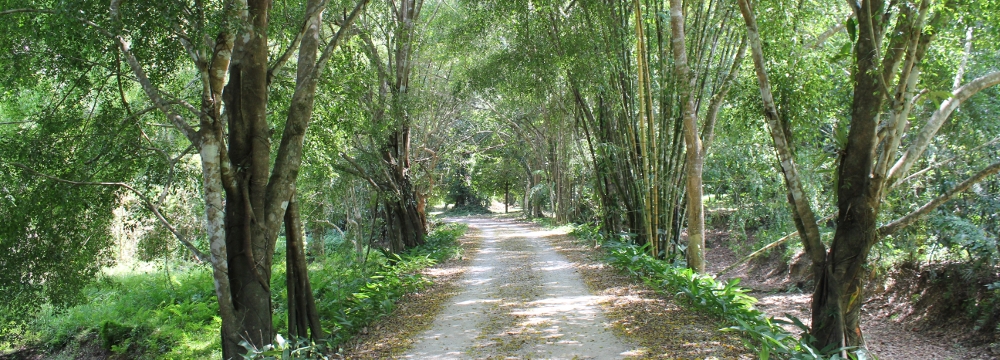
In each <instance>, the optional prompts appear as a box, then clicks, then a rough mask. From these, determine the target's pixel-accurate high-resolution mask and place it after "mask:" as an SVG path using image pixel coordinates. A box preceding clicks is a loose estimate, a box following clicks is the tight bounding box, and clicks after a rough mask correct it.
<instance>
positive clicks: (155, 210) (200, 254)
mask: <svg viewBox="0 0 1000 360" xmlns="http://www.w3.org/2000/svg"><path fill="white" fill-rule="evenodd" d="M12 165H14V166H16V167H19V168H21V169H22V170H24V171H27V172H28V173H30V174H32V175H35V176H40V177H44V178H46V179H50V180H54V181H58V182H61V183H66V184H70V185H76V186H85V185H86V186H111V187H120V188H124V189H126V190H128V191H131V192H132V193H133V194H135V195H136V196H137V197H139V199H140V200H142V202H143V204H144V205H146V208H147V209H149V211H152V212H153V214H154V215H156V218H157V219H158V220H159V221H160V223H161V224H163V226H165V227H166V228H167V230H170V233H172V234H174V237H176V238H177V240H178V241H180V242H181V244H183V245H184V247H186V248H187V249H188V250H189V251H191V254H193V255H194V257H195V258H197V259H198V261H200V262H203V263H208V264H211V263H212V262H211V261H210V260H209V258H208V256H207V255H205V253H203V252H201V250H198V248H197V247H195V246H194V244H192V243H191V242H190V241H188V240H187V238H185V237H184V235H181V233H180V232H178V231H177V228H175V227H174V226H173V224H171V223H170V221H169V220H167V218H166V217H164V216H163V214H162V213H160V210H159V208H158V207H157V206H156V204H154V203H153V202H152V200H150V199H149V197H147V196H146V195H144V194H143V193H141V192H139V190H136V189H135V188H134V187H132V186H131V185H129V184H126V183H123V182H93V181H72V180H66V179H61V178H58V177H55V176H52V175H48V174H44V173H41V172H38V171H36V170H35V169H32V168H30V167H27V166H25V165H24V164H20V163H13V164H12Z"/></svg>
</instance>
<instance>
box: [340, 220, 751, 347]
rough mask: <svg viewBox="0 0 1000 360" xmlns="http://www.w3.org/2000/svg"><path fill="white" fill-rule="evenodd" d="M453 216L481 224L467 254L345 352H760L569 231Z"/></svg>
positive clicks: (435, 271)
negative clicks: (615, 264)
mask: <svg viewBox="0 0 1000 360" xmlns="http://www.w3.org/2000/svg"><path fill="white" fill-rule="evenodd" d="M448 221H460V222H464V223H466V224H468V225H469V227H470V229H471V230H473V231H472V232H471V233H472V234H474V235H472V236H474V237H476V238H477V239H475V240H472V241H468V239H467V241H466V242H465V243H466V244H469V245H470V248H469V250H470V251H468V252H467V257H468V258H467V259H465V260H464V261H460V262H456V263H445V264H441V265H440V266H439V267H436V268H433V269H430V270H428V271H427V274H428V275H430V276H432V277H435V278H436V281H435V283H436V285H435V286H434V287H432V288H431V289H429V290H428V291H426V292H424V293H423V294H419V295H416V296H411V297H408V298H406V299H404V300H403V301H402V302H401V305H400V307H399V308H398V309H397V311H395V312H393V313H392V314H390V315H389V316H387V317H385V318H383V319H381V320H379V321H378V322H377V323H376V324H373V325H371V326H370V328H371V329H373V331H369V332H367V333H366V334H363V335H362V336H360V337H359V338H358V339H357V340H356V341H355V342H354V343H351V344H347V346H345V348H344V351H343V353H342V355H343V356H344V357H346V358H386V357H391V358H413V359H460V358H477V359H478V358H487V359H505V358H518V359H528V358H545V359H614V358H670V359H677V358H682V359H692V358H701V359H705V358H708V359H712V358H715V359H750V358H753V356H752V355H750V354H748V353H747V351H746V350H745V348H743V346H742V345H741V343H740V341H739V339H738V338H736V337H735V335H734V334H732V333H722V332H720V331H718V328H719V326H718V323H717V320H715V319H712V318H709V317H706V316H704V315H700V314H697V313H695V312H693V311H691V310H688V309H685V308H681V307H678V306H677V305H676V304H675V303H674V302H673V301H672V299H670V298H669V297H664V296H662V295H659V294H656V293H655V292H653V291H651V290H650V289H649V288H647V287H645V286H643V285H638V284H635V281H634V280H633V279H632V278H630V277H629V276H627V275H625V274H622V273H621V272H620V271H618V270H615V269H613V268H611V267H609V266H606V265H605V264H604V263H603V262H601V261H600V259H599V258H600V255H599V253H600V251H595V250H594V249H593V247H592V244H590V245H587V244H583V243H582V242H580V241H579V240H576V239H575V238H572V237H571V236H568V235H566V231H565V230H558V229H557V230H543V229H541V228H539V227H538V226H536V225H533V224H525V223H519V222H516V221H513V220H508V219H499V218H496V217H492V218H487V217H475V218H460V219H449V220H448ZM427 314H433V316H434V318H433V321H428V320H429V319H427V317H429V316H430V315H427ZM414 323H418V325H412V324H414ZM404 328H405V329H404Z"/></svg>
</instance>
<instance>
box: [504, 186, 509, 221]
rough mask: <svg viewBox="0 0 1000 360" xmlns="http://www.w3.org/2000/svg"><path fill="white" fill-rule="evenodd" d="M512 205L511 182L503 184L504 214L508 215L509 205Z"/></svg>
mask: <svg viewBox="0 0 1000 360" xmlns="http://www.w3.org/2000/svg"><path fill="white" fill-rule="evenodd" d="M509 204H510V181H504V183H503V213H504V214H506V213H507V205H509Z"/></svg>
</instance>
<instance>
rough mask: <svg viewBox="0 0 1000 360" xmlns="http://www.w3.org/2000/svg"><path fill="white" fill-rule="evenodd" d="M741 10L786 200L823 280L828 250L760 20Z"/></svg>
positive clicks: (747, 9) (744, 3)
mask: <svg viewBox="0 0 1000 360" xmlns="http://www.w3.org/2000/svg"><path fill="white" fill-rule="evenodd" d="M739 6H740V12H741V13H742V14H743V19H744V21H745V22H746V24H747V34H748V41H749V42H750V50H751V57H752V58H753V62H754V69H755V70H756V72H757V81H758V85H759V87H760V94H761V99H762V100H763V102H764V116H765V118H766V119H767V125H768V129H769V130H770V133H771V139H772V140H773V142H774V149H775V150H776V152H777V155H778V164H779V168H780V170H781V174H782V175H783V176H784V178H785V189H786V192H787V194H786V198H787V199H788V203H789V205H790V206H791V209H792V218H793V220H794V221H795V228H796V229H797V230H798V233H799V236H801V237H802V245H803V248H805V252H806V254H807V255H808V256H809V259H810V260H812V261H811V262H812V270H813V276H814V277H815V278H819V275H820V272H821V271H822V264H823V262H824V259H825V257H826V256H825V254H826V246H824V245H823V243H822V242H820V236H819V226H817V224H816V215H815V213H813V211H812V207H811V206H810V204H809V199H807V198H806V192H805V189H804V187H803V186H802V181H801V178H800V177H799V174H798V169H797V166H796V164H795V158H794V156H793V154H792V149H791V145H790V144H789V139H788V138H787V137H786V136H785V134H786V133H787V132H788V131H787V130H788V129H786V128H785V126H784V125H783V124H782V121H781V117H780V116H779V114H778V109H777V107H776V106H775V104H774V97H773V96H772V94H771V83H770V81H769V80H768V77H767V72H766V71H765V69H764V53H763V49H762V46H761V40H760V33H759V32H758V31H757V20H756V18H755V16H754V14H753V10H752V9H750V5H749V4H748V3H747V1H746V0H739Z"/></svg>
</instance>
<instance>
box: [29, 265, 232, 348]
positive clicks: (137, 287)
mask: <svg viewBox="0 0 1000 360" xmlns="http://www.w3.org/2000/svg"><path fill="white" fill-rule="evenodd" d="M84 296H85V297H86V300H87V301H86V304H84V305H78V306H73V307H69V308H67V309H65V310H61V311H58V310H56V309H54V308H52V307H46V309H45V310H44V311H43V312H42V313H41V315H40V316H39V317H38V318H37V319H35V320H34V321H32V322H31V323H30V324H29V326H28V327H27V328H26V332H27V333H26V336H25V340H26V343H27V344H42V345H44V347H45V348H48V349H49V350H50V351H52V352H54V353H58V352H59V350H60V349H63V348H70V347H72V346H74V343H75V342H78V341H80V340H78V339H80V338H81V336H80V335H81V334H87V333H96V334H97V336H98V338H99V340H100V344H101V346H103V347H104V348H105V349H108V350H112V351H114V352H119V353H123V352H129V353H130V354H142V356H141V357H142V358H165V359H183V358H207V357H218V356H219V354H218V351H219V348H220V344H219V336H218V331H219V326H221V323H220V320H219V317H218V315H217V312H218V304H217V303H216V300H215V295H214V291H213V288H212V278H211V273H210V271H208V269H206V268H202V267H192V268H177V269H174V271H171V272H170V273H169V274H167V273H162V272H156V271H149V272H146V271H138V272H131V273H125V274H112V275H106V276H104V277H102V278H101V280H100V281H99V282H97V283H95V284H92V285H90V286H87V287H86V288H85V289H84ZM84 338H85V337H84Z"/></svg>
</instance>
